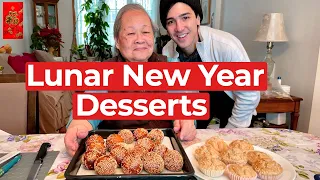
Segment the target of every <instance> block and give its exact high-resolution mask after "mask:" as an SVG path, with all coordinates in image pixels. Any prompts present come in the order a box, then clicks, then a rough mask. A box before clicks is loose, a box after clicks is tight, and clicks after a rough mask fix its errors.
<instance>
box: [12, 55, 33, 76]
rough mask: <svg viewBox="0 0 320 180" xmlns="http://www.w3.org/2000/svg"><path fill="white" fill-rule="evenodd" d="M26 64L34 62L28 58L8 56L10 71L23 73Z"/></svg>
mask: <svg viewBox="0 0 320 180" xmlns="http://www.w3.org/2000/svg"><path fill="white" fill-rule="evenodd" d="M27 62H36V61H35V60H34V59H32V58H31V57H29V56H9V57H8V64H9V65H10V66H11V67H12V69H13V70H14V71H15V72H16V73H17V74H20V73H22V74H23V73H25V64H26V63H27Z"/></svg>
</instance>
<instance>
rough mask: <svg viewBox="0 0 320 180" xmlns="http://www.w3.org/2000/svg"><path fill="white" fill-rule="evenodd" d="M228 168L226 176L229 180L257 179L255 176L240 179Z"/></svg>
mask: <svg viewBox="0 0 320 180" xmlns="http://www.w3.org/2000/svg"><path fill="white" fill-rule="evenodd" d="M228 167H229V166H227V169H226V174H227V176H228V177H229V178H230V180H255V179H257V176H258V175H257V174H256V176H254V177H251V178H246V177H241V176H238V175H236V174H234V173H232V172H230V171H229V169H228Z"/></svg>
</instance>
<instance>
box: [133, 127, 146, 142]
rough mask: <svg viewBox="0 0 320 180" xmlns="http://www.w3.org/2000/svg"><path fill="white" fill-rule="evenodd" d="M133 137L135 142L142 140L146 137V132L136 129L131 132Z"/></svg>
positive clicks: (142, 129)
mask: <svg viewBox="0 0 320 180" xmlns="http://www.w3.org/2000/svg"><path fill="white" fill-rule="evenodd" d="M133 135H134V138H135V139H136V140H138V139H142V138H145V137H147V136H148V130H146V129H144V128H137V129H136V130H134V131H133Z"/></svg>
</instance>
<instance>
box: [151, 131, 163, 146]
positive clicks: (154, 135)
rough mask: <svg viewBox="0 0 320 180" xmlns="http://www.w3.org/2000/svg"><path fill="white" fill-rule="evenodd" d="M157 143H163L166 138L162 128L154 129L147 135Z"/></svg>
mask: <svg viewBox="0 0 320 180" xmlns="http://www.w3.org/2000/svg"><path fill="white" fill-rule="evenodd" d="M147 137H148V138H149V139H151V140H152V141H153V142H154V143H156V144H161V143H162V140H163V138H164V133H163V132H162V131H161V130H160V129H152V130H151V131H150V132H149V133H148V136H147Z"/></svg>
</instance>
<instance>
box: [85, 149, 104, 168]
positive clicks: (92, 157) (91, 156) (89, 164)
mask: <svg viewBox="0 0 320 180" xmlns="http://www.w3.org/2000/svg"><path fill="white" fill-rule="evenodd" d="M100 156H102V154H101V153H99V152H98V151H86V152H85V153H84V154H83V155H82V158H81V160H82V164H83V165H84V167H85V168H87V169H89V170H93V169H94V162H95V161H96V159H97V158H99V157H100Z"/></svg>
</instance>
